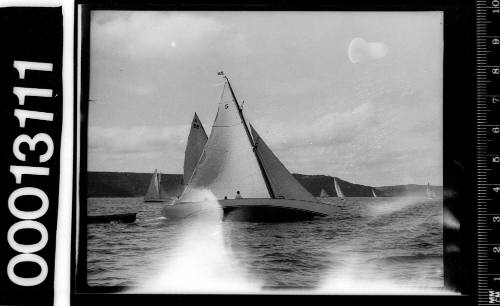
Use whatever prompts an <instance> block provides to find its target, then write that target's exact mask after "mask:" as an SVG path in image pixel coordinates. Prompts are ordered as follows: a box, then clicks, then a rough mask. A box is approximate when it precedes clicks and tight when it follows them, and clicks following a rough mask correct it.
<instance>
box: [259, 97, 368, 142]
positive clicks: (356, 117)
mask: <svg viewBox="0 0 500 306" xmlns="http://www.w3.org/2000/svg"><path fill="white" fill-rule="evenodd" d="M376 121H377V114H376V112H375V109H374V107H373V105H372V104H370V103H364V104H361V105H359V106H357V107H356V108H354V109H353V110H351V111H346V112H330V113H327V114H324V115H323V116H321V117H320V118H318V119H317V120H316V121H314V122H313V123H298V122H289V123H285V122H281V123H266V122H261V121H259V120H257V121H256V124H255V127H256V129H257V130H258V131H259V133H260V134H261V136H262V137H263V138H264V140H266V141H267V142H269V143H270V145H273V146H274V147H277V148H278V149H280V148H284V147H286V148H291V147H301V146H311V145H312V146H325V145H335V144H341V143H348V142H351V141H353V140H354V139H355V138H356V136H357V135H359V134H360V133H361V131H362V130H364V129H367V128H368V127H369V126H370V125H373V124H375V122H376Z"/></svg>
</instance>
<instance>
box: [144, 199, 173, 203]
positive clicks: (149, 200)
mask: <svg viewBox="0 0 500 306" xmlns="http://www.w3.org/2000/svg"><path fill="white" fill-rule="evenodd" d="M168 201H169V199H147V200H146V199H145V200H144V202H156V203H163V202H168Z"/></svg>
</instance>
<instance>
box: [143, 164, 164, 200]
mask: <svg viewBox="0 0 500 306" xmlns="http://www.w3.org/2000/svg"><path fill="white" fill-rule="evenodd" d="M160 186H161V176H160V174H159V173H158V172H157V170H156V169H155V171H154V173H153V176H152V177H151V181H150V182H149V186H148V190H147V191H146V195H145V196H144V200H145V201H155V200H160V199H161V187H160Z"/></svg>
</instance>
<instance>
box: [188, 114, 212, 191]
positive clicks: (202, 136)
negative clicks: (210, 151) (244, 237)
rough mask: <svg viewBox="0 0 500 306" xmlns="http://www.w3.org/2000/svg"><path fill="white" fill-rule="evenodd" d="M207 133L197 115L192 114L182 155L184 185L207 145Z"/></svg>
mask: <svg viewBox="0 0 500 306" xmlns="http://www.w3.org/2000/svg"><path fill="white" fill-rule="evenodd" d="M207 139H208V137H207V133H206V132H205V129H204V128H203V125H202V124H201V121H200V119H199V118H198V115H197V114H196V113H194V117H193V121H192V122H191V129H190V131H189V136H188V141H187V145H186V151H185V153H184V185H187V184H188V183H189V179H190V178H191V175H192V174H193V171H194V169H195V167H196V164H198V161H199V160H200V156H201V154H202V153H203V148H204V147H205V144H206V143H207Z"/></svg>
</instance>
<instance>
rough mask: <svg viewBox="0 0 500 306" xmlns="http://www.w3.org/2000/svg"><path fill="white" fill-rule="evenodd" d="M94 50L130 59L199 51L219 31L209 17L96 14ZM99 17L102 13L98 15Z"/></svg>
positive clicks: (134, 13) (174, 14)
mask: <svg viewBox="0 0 500 306" xmlns="http://www.w3.org/2000/svg"><path fill="white" fill-rule="evenodd" d="M93 14H95V15H93V18H96V22H93V23H92V29H91V33H92V42H91V47H92V48H93V51H96V52H100V53H104V54H108V55H110V56H122V57H127V58H133V59H151V58H153V59H154V58H168V57H171V56H175V55H182V54H186V53H197V52H201V50H202V49H203V48H202V46H203V45H204V44H205V43H207V42H208V41H210V40H211V39H212V38H213V37H214V36H215V35H217V34H218V33H219V32H220V31H221V30H222V26H221V25H220V24H218V23H217V22H216V21H215V20H213V19H212V18H209V17H207V16H200V15H196V14H192V13H182V12H128V13H124V12H104V13H102V12H96V13H93ZM100 14H104V15H103V16H100Z"/></svg>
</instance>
